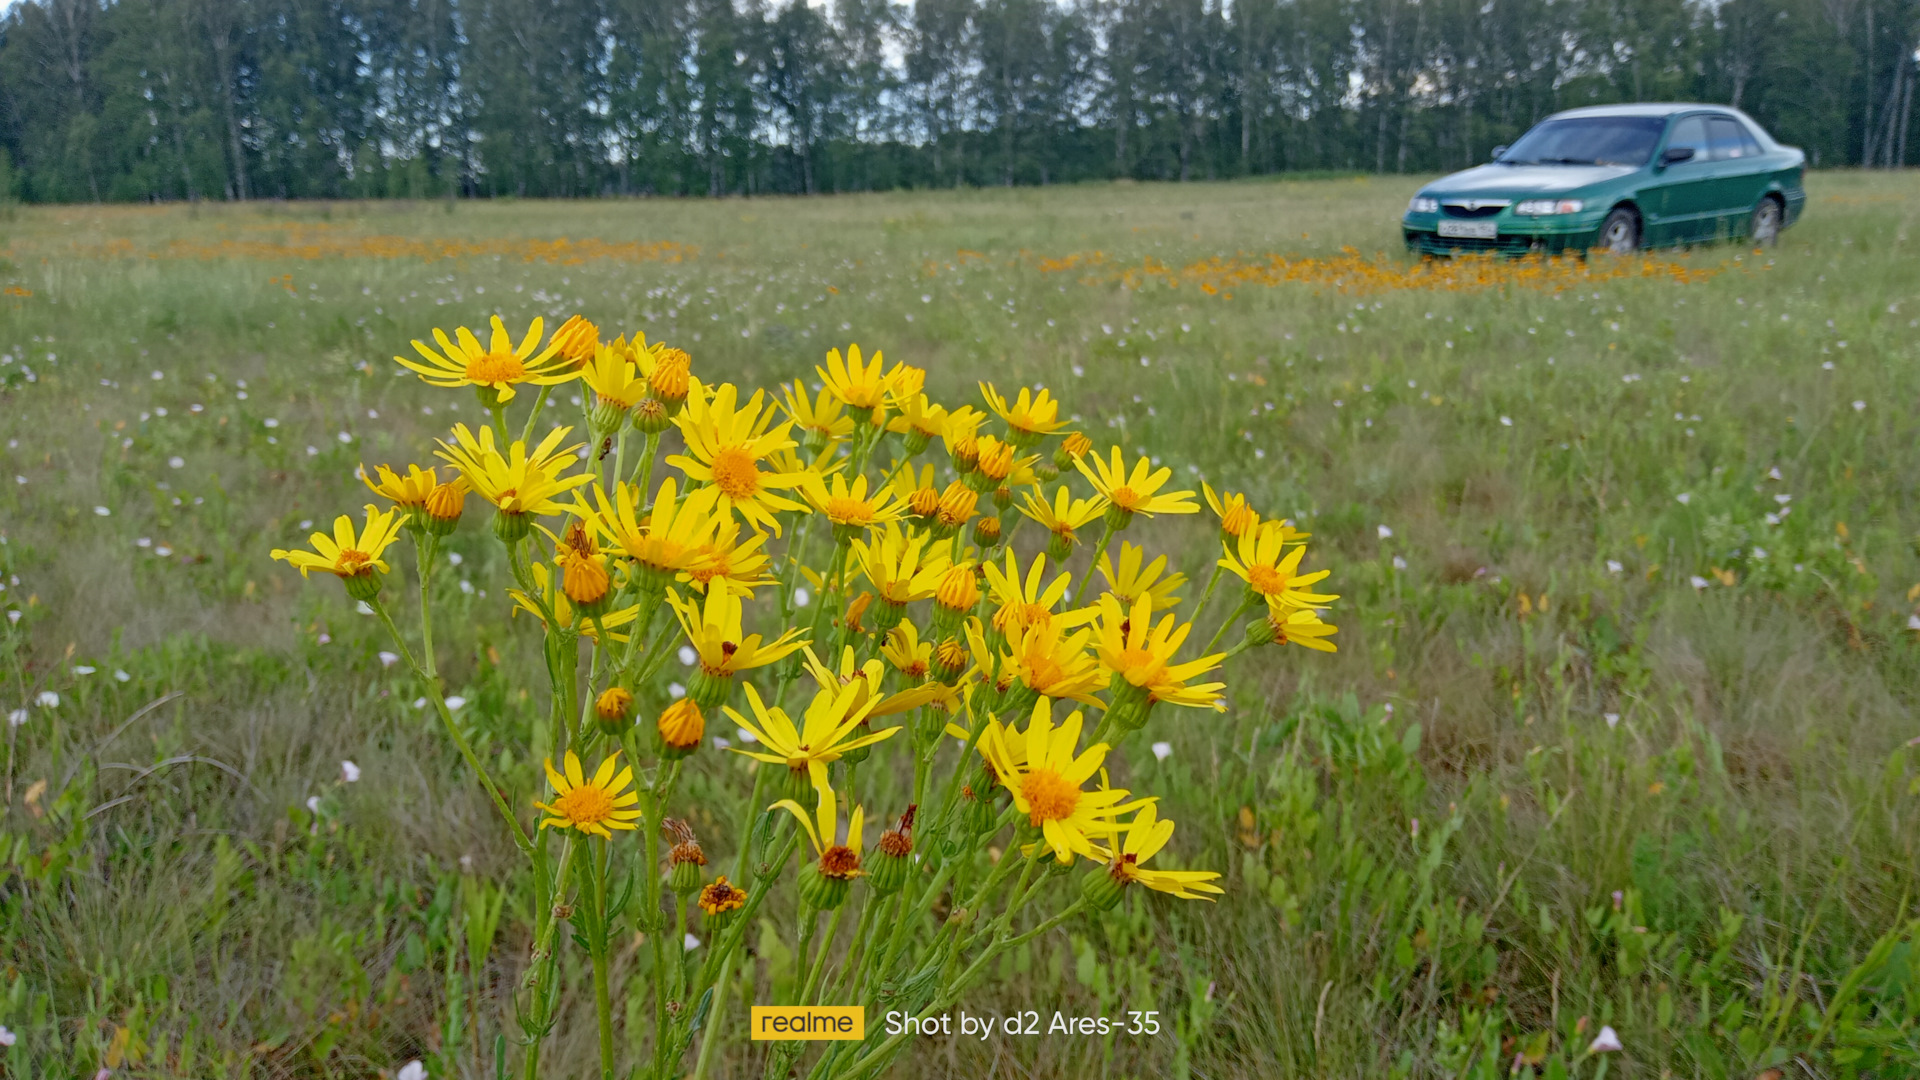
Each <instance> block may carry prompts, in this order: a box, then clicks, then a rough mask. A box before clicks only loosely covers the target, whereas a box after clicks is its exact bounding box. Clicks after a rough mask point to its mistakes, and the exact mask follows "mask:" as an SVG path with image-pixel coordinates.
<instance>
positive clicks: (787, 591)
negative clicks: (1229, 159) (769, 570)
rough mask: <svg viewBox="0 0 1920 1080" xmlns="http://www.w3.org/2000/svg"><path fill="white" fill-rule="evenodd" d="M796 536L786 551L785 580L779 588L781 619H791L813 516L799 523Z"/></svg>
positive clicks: (810, 533) (811, 532)
mask: <svg viewBox="0 0 1920 1080" xmlns="http://www.w3.org/2000/svg"><path fill="white" fill-rule="evenodd" d="M795 533H796V535H795V536H794V538H793V542H792V544H790V545H789V546H788V551H787V580H786V581H785V582H782V583H781V586H780V615H781V617H782V618H783V619H792V618H793V594H794V591H795V590H796V589H798V588H799V587H800V568H801V567H802V566H805V565H806V557H807V542H808V541H809V540H812V539H813V515H812V514H809V515H807V519H806V520H805V521H803V522H801V523H800V524H799V525H798V526H797V527H796V529H795Z"/></svg>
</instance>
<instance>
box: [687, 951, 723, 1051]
mask: <svg viewBox="0 0 1920 1080" xmlns="http://www.w3.org/2000/svg"><path fill="white" fill-rule="evenodd" d="M715 980H716V981H715V982H714V986H713V1008H711V1009H709V1010H708V1011H707V1027H706V1030H705V1031H704V1032H702V1033H701V1037H700V1052H699V1053H698V1054H696V1055H695V1056H694V1059H693V1074H692V1077H691V1080H702V1078H703V1077H705V1076H706V1075H707V1067H708V1065H709V1063H710V1062H711V1061H712V1060H713V1048H714V1046H715V1045H716V1044H718V1043H719V1041H720V1038H719V1036H720V1027H721V1023H722V1021H724V1020H725V1019H726V1015H727V991H728V990H730V989H732V986H733V954H732V953H731V952H729V953H728V954H727V955H726V956H725V957H724V958H723V959H722V960H721V961H720V971H719V973H718V974H717V975H716V976H715Z"/></svg>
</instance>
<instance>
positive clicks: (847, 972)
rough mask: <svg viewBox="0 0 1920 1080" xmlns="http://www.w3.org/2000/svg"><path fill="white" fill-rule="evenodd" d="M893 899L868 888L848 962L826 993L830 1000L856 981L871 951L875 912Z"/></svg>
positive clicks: (855, 926) (855, 929)
mask: <svg viewBox="0 0 1920 1080" xmlns="http://www.w3.org/2000/svg"><path fill="white" fill-rule="evenodd" d="M896 895H898V894H896ZM892 899H893V897H891V896H876V895H874V894H873V892H872V890H868V892H867V894H866V902H865V903H863V904H861V905H860V921H859V922H858V923H856V924H854V928H853V941H852V943H851V944H850V945H848V946H847V962H846V963H844V964H842V965H841V966H840V975H839V977H838V978H836V979H835V980H834V983H833V990H832V991H831V992H830V993H829V994H827V995H826V997H827V999H828V1000H832V999H836V998H839V997H841V996H843V995H845V994H846V992H847V986H848V985H849V984H850V983H852V982H853V981H854V977H855V974H856V973H857V972H858V970H859V969H860V967H861V965H862V964H864V963H865V962H866V958H867V956H866V954H867V953H868V952H869V951H870V947H871V945H872V942H870V941H869V940H868V939H869V938H870V937H871V936H872V933H871V931H872V929H873V914H874V912H875V911H877V910H879V909H880V908H882V907H884V906H886V905H887V904H888V903H889V902H890V901H892ZM816 1004H817V1002H816Z"/></svg>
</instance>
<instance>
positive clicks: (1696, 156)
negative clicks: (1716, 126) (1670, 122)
mask: <svg viewBox="0 0 1920 1080" xmlns="http://www.w3.org/2000/svg"><path fill="white" fill-rule="evenodd" d="M1709 145H1710V144H1709V143H1708V142H1707V121H1706V118H1705V117H1700V116H1689V117H1687V118H1686V119H1684V120H1682V121H1680V122H1679V123H1678V124H1675V125H1674V127H1673V134H1672V135H1671V136H1668V138H1667V149H1669V150H1678V149H1680V148H1681V147H1687V148H1688V149H1691V150H1692V151H1693V157H1691V158H1689V159H1688V160H1689V161H1705V160H1707V156H1708V155H1707V150H1708V147H1709Z"/></svg>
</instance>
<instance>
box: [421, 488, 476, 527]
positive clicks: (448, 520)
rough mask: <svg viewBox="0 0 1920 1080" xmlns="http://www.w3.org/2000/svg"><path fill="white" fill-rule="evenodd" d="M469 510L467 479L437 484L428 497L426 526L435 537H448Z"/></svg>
mask: <svg viewBox="0 0 1920 1080" xmlns="http://www.w3.org/2000/svg"><path fill="white" fill-rule="evenodd" d="M466 508H467V478H466V477H464V476H462V477H459V478H456V479H453V480H449V481H447V482H446V483H444V484H435V485H434V488H433V491H432V492H431V493H429V494H428V495H427V504H426V507H425V519H426V520H425V524H426V527H427V531H428V532H430V533H432V534H433V535H435V536H446V535H447V534H449V533H451V532H453V530H454V528H455V527H456V526H458V525H459V524H460V515H461V514H462V513H463V512H464V511H465V510H466Z"/></svg>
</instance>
